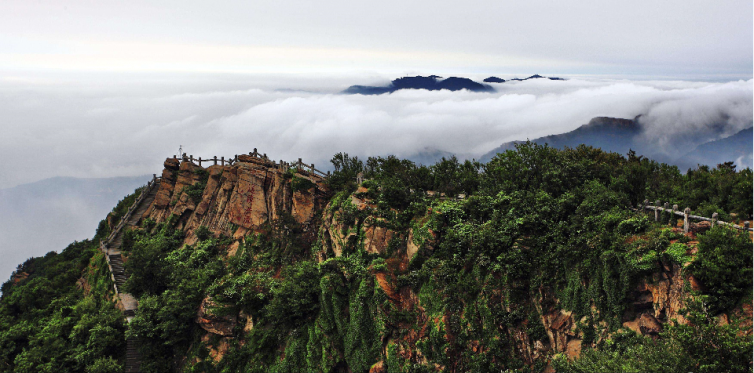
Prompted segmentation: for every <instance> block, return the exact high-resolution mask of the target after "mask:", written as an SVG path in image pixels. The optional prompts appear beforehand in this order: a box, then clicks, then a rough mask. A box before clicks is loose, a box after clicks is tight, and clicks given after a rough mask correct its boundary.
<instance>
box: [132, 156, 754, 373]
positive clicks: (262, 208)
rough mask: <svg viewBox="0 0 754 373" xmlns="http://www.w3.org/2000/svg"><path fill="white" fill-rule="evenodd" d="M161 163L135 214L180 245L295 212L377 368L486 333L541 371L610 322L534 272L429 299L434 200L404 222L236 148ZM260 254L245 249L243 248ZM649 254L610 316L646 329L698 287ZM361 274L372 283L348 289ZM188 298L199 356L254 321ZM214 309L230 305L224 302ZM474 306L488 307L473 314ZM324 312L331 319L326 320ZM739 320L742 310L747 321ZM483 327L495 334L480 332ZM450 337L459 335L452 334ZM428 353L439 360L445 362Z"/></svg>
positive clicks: (478, 342)
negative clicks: (354, 267)
mask: <svg viewBox="0 0 754 373" xmlns="http://www.w3.org/2000/svg"><path fill="white" fill-rule="evenodd" d="M164 166H165V169H164V171H163V173H162V183H161V185H160V190H159V192H158V194H157V197H156V198H155V200H154V202H153V203H152V205H151V206H150V207H149V209H148V210H147V212H146V213H145V214H144V216H143V218H144V219H151V220H153V221H154V222H155V223H157V224H160V223H168V224H170V225H172V226H173V227H175V228H176V229H178V230H180V231H183V232H184V233H185V235H184V241H183V243H184V244H186V245H195V244H197V242H198V241H199V240H200V236H201V234H202V233H201V230H202V229H205V230H206V229H208V230H209V232H211V234H212V235H213V236H215V237H221V236H227V237H230V241H229V242H230V243H229V244H228V247H227V249H228V250H227V253H226V256H227V258H232V257H233V256H235V255H236V253H237V252H238V250H239V247H243V246H244V245H245V242H246V241H247V238H248V237H250V236H253V235H254V234H262V233H264V232H267V231H269V230H270V229H271V227H272V226H274V225H276V224H278V223H279V222H281V221H285V219H292V221H293V222H295V223H296V224H298V225H299V226H300V230H299V231H298V232H299V233H298V235H299V236H300V237H299V238H301V242H303V245H304V246H306V247H307V248H309V249H310V253H311V260H313V261H315V262H316V263H318V264H319V265H320V266H323V267H322V268H327V266H326V265H325V264H327V263H332V267H333V268H335V269H333V270H334V271H335V272H336V273H337V276H338V278H339V280H337V281H342V282H344V283H345V284H346V285H343V286H345V288H344V289H349V288H350V289H351V290H342V291H344V292H345V293H341V295H340V296H345V299H346V300H345V303H336V304H340V307H345V308H343V309H341V310H337V306H332V307H335V309H333V310H330V311H329V312H335V314H336V315H337V314H338V313H339V312H340V313H341V317H348V318H350V320H351V321H350V323H351V324H353V323H354V322H355V321H353V320H354V318H355V317H356V315H355V314H354V313H355V312H358V310H359V309H360V308H359V307H355V306H354V304H353V302H354V300H358V299H361V301H362V302H373V304H371V305H370V306H368V307H367V306H364V307H366V309H367V310H368V311H364V312H366V315H368V316H367V318H369V319H370V320H369V321H368V322H366V323H367V325H371V326H369V327H365V328H367V329H369V330H372V332H374V333H378V334H379V339H377V340H376V341H374V342H373V343H375V344H374V350H369V349H367V350H365V351H367V352H368V351H371V352H369V353H367V352H364V353H365V354H367V356H366V357H364V359H366V360H364V361H363V363H364V364H366V365H362V366H361V367H362V368H363V367H364V366H367V367H368V368H369V370H370V371H371V372H388V371H389V369H388V365H389V364H390V361H389V359H393V360H395V359H399V361H403V362H404V364H405V362H414V363H416V364H424V365H427V364H429V365H428V366H431V367H434V368H433V369H434V370H438V371H439V370H444V371H458V370H459V369H462V368H460V367H456V366H454V365H453V364H454V363H453V362H454V361H457V360H462V359H461V357H462V356H465V355H467V354H472V355H473V354H485V353H488V352H490V351H492V349H493V347H491V346H490V345H489V343H490V341H494V340H500V341H501V342H500V343H503V345H507V344H508V343H510V344H509V345H507V347H505V348H503V350H506V351H508V354H510V356H508V357H507V358H511V359H513V360H515V361H518V362H519V363H521V364H524V365H526V366H531V367H535V366H538V367H540V369H541V368H542V367H544V370H545V371H552V368H550V367H549V365H548V364H549V361H550V359H551V358H552V357H553V356H555V355H558V354H564V355H565V356H567V357H568V358H570V359H574V358H577V357H578V356H579V355H580V353H581V351H582V349H583V348H585V347H587V346H590V347H591V346H597V345H599V344H600V342H602V341H604V340H605V339H606V338H609V337H610V336H611V335H612V333H614V332H615V330H616V327H615V325H613V326H612V327H611V326H610V325H609V323H608V321H605V319H602V318H601V317H600V316H599V313H600V311H599V310H597V309H596V308H595V306H592V310H591V312H587V313H586V314H585V313H584V312H581V313H578V314H577V313H576V312H574V311H571V310H568V309H567V307H564V305H563V302H562V301H561V299H559V296H560V295H561V293H560V292H559V291H556V290H555V289H554V288H552V287H550V286H546V285H544V284H543V285H541V286H539V288H538V290H536V291H535V292H531V293H528V294H523V295H518V296H517V297H514V298H515V299H517V302H518V304H512V303H510V301H511V300H510V299H513V298H511V297H510V295H508V296H506V295H505V293H506V292H508V291H510V289H506V288H505V287H502V286H501V287H495V286H492V287H489V288H488V287H486V285H485V289H488V290H485V291H490V293H489V294H484V295H480V297H481V298H484V299H485V304H484V305H482V304H476V303H474V302H478V301H476V300H472V299H466V300H463V301H461V303H460V304H458V305H457V307H460V308H455V309H453V308H452V307H450V306H448V305H447V304H446V305H445V306H444V307H439V306H438V302H442V301H444V300H440V299H438V298H437V297H438V295H440V296H441V297H442V294H446V293H447V292H448V291H449V289H443V288H436V287H435V286H439V285H432V284H428V283H426V282H425V285H424V286H423V287H417V286H416V278H417V277H419V276H422V274H421V273H420V272H421V271H419V270H417V269H418V268H420V267H421V266H422V263H425V262H426V261H427V260H431V259H432V257H433V253H434V252H435V250H437V249H436V248H437V247H439V246H440V245H441V242H440V241H442V240H443V237H441V236H440V233H438V231H436V230H437V229H438V228H437V227H436V226H435V225H433V221H434V220H433V219H436V217H437V216H441V215H443V212H442V211H440V210H441V209H439V208H438V207H437V206H436V205H434V207H432V206H430V207H429V208H427V209H426V211H424V212H423V213H421V212H419V213H418V214H414V215H413V217H412V218H411V220H410V221H408V222H406V221H405V220H404V221H401V219H396V216H397V215H399V214H401V211H398V210H395V209H385V208H384V206H382V207H381V206H379V202H378V201H376V200H374V199H373V198H371V197H370V193H371V192H372V191H374V190H375V189H374V187H371V188H368V187H367V186H369V185H367V186H360V187H359V188H358V189H357V190H356V191H355V192H353V193H348V192H340V193H338V194H337V195H333V194H332V193H330V192H329V190H328V188H327V186H326V183H325V181H324V180H323V179H322V178H320V177H317V176H315V175H312V174H309V173H307V172H305V171H302V170H295V169H288V168H285V167H281V166H280V165H276V164H274V163H272V162H269V161H267V160H264V159H260V158H257V157H251V156H241V157H239V162H237V163H235V164H233V165H232V166H217V165H216V166H211V167H209V168H206V169H204V168H201V167H199V166H197V165H195V164H193V163H191V162H187V161H184V162H179V161H178V160H177V159H167V160H166V161H165V163H164ZM367 184H368V183H367ZM372 197H373V194H372ZM439 202H440V203H442V201H439ZM457 203H464V202H463V201H458V202H457ZM672 232H673V234H675V235H676V236H682V231H681V230H678V229H674V230H672ZM679 232H681V233H679ZM695 234H696V232H694V231H692V233H689V235H688V237H686V238H685V239H684V241H690V242H689V243H688V244H686V245H687V249H688V250H687V254H688V255H689V257H690V258H693V255H694V254H695V242H694V241H693V240H694V238H695V237H696V236H695ZM445 239H447V238H445ZM638 239H641V238H640V237H639V238H638ZM675 241H677V238H676V239H675V240H673V242H675ZM359 252H361V253H363V255H366V257H367V258H378V259H374V260H372V259H370V260H371V261H372V262H371V264H370V265H368V266H367V267H366V268H364V269H361V270H359V271H362V272H361V274H359V275H357V274H354V273H351V272H350V271H351V270H350V269H348V267H347V266H345V264H343V262H337V260H338V258H341V259H343V258H346V257H349V256H350V257H354V255H355V254H356V253H359ZM259 255H260V254H256V256H254V258H258V257H259ZM334 260H335V261H334ZM335 263H339V264H335ZM656 264H657V265H656V267H654V268H655V269H654V270H652V271H649V272H646V273H645V274H644V275H643V276H642V277H641V278H640V279H638V281H635V282H634V283H633V284H632V288H631V289H630V291H629V292H628V293H627V295H626V298H625V299H623V300H622V305H621V309H622V311H621V312H622V314H621V315H619V324H620V325H618V328H620V327H622V328H624V329H626V330H633V331H634V332H636V333H637V334H640V335H644V336H649V337H653V338H656V337H657V336H658V334H659V333H660V332H661V331H662V330H663V328H664V326H665V325H666V324H667V323H669V322H671V321H673V320H674V321H676V322H678V323H681V324H683V323H686V322H687V321H686V319H685V318H684V316H683V315H682V314H681V313H680V311H681V310H682V309H683V308H685V302H686V300H687V299H688V298H689V297H690V296H691V291H693V290H699V288H700V287H701V286H703V285H701V284H699V281H697V280H696V279H695V278H694V277H693V276H691V275H689V274H688V273H687V272H686V271H684V266H685V265H688V264H689V263H685V264H684V263H673V262H671V261H668V260H660V259H658V261H657V262H656ZM473 267H474V265H469V264H467V265H466V269H467V270H469V271H473ZM321 271H323V270H321ZM273 273H274V277H273V278H280V277H282V276H284V274H283V273H285V269H284V268H282V267H281V268H277V269H275V270H273ZM321 273H322V272H321ZM448 275H450V274H448ZM323 276H324V277H322V279H323V280H321V281H322V282H321V284H322V285H321V286H323V288H322V289H323V290H322V291H323V293H322V294H323V295H322V297H325V292H324V291H325V290H324V289H325V287H324V286H325V283H326V282H325V280H324V278H326V276H325V275H323ZM353 276H360V277H358V278H360V279H361V280H359V281H360V282H359V281H356V282H355V284H356V285H347V283H349V281H351V282H352V281H354V280H353ZM432 276H436V274H433V275H432ZM498 280H499V279H495V278H489V279H488V280H487V281H489V282H490V283H497V282H496V281H498ZM359 283H360V284H361V285H358V284H359ZM500 283H501V284H505V283H506V282H500ZM354 286H355V287H354ZM364 286H366V287H367V289H370V288H373V289H372V290H367V292H366V293H365V294H362V295H358V294H361V291H362V290H360V289H362V287H364ZM583 286H584V287H586V286H587V284H583ZM450 291H452V289H450ZM349 292H350V293H349ZM336 293H337V291H336ZM483 293H484V291H483ZM343 294H346V295H343ZM349 294H350V295H349ZM333 297H335V295H333ZM359 297H361V298H359ZM446 297H447V295H446ZM333 299H334V298H333ZM378 299H384V302H383V303H380V301H378ZM320 302H323V303H322V304H323V305H320V307H324V305H326V304H327V302H326V301H325V298H320ZM468 302H471V303H468ZM493 303H496V305H493ZM349 304H350V306H349ZM475 304H476V305H475ZM196 307H197V313H196V317H195V319H194V322H195V323H196V325H198V326H199V327H201V329H202V330H203V332H202V333H203V335H202V336H201V337H200V341H201V344H202V345H204V346H205V347H206V348H207V349H208V351H209V355H208V356H209V358H210V359H211V360H212V361H215V362H216V363H219V362H222V361H223V358H224V356H225V355H226V354H227V353H228V351H229V350H230V351H233V346H236V347H238V344H237V343H238V341H237V339H239V338H240V341H241V343H242V344H244V343H246V342H244V338H245V337H243V336H244V335H248V334H249V333H251V332H252V331H253V330H254V328H255V327H257V326H255V323H256V322H257V320H255V317H254V316H253V315H252V314H249V313H247V312H251V311H248V310H240V311H239V310H238V309H239V307H235V306H234V305H233V304H227V302H226V303H225V304H219V303H217V302H216V301H215V300H213V299H212V296H211V295H210V294H206V295H205V296H204V297H203V300H202V301H201V304H197V305H196ZM354 307H355V308H354ZM484 307H491V308H492V307H498V308H499V309H498V311H496V312H498V313H500V315H502V316H500V315H498V316H494V317H493V316H492V314H490V315H489V316H484V312H490V310H487V311H483V309H484ZM223 309H224V310H226V311H227V310H232V311H230V313H229V312H223V311H222V310H223ZM325 309H326V308H325ZM526 309H529V310H531V311H530V312H529V316H528V317H527V316H526V315H525V313H526V312H527V311H523V310H526ZM218 310H220V311H218ZM319 312H324V310H320V311H319ZM471 312H478V313H479V315H478V317H480V318H482V320H476V321H473V322H480V323H481V324H480V325H483V326H479V328H480V329H475V328H474V327H472V326H471V325H472V324H473V322H472V321H464V323H471V324H468V325H463V324H461V325H459V320H464V319H469V320H471V315H470V314H469V313H471ZM252 313H253V312H252ZM522 313H523V314H522ZM346 315H347V316H346ZM588 315H589V316H588ZM734 315H736V316H745V317H746V318H748V319H749V320H750V318H751V304H750V303H745V304H743V305H742V306H740V307H738V308H736V309H735V310H732V311H731V312H728V313H721V314H719V315H718V316H717V317H718V319H719V320H720V323H727V322H729V320H732V319H735V318H736V317H733V316H734ZM305 317H310V318H315V317H318V316H316V315H305ZM485 317H489V318H490V319H489V320H484V318H485ZM459 318H460V319H459ZM319 322H320V321H317V322H316V323H319ZM322 322H324V321H322ZM333 322H335V323H336V324H337V323H338V321H337V320H335V321H333ZM750 324H751V323H750V321H749V333H750V331H751V328H750ZM317 325H319V324H317ZM338 325H339V324H338ZM312 328H313V329H309V330H310V333H315V331H316V332H318V333H324V334H325V337H324V338H326V339H338V338H343V339H345V340H346V341H347V342H340V343H356V342H354V341H353V340H352V339H349V338H350V337H348V338H345V337H343V336H340V337H338V336H335V335H327V333H335V332H338V333H343V334H347V333H351V332H352V331H350V329H349V331H348V332H346V331H345V330H342V329H341V328H340V327H337V328H336V327H331V329H327V328H324V327H322V328H320V327H318V326H317V327H312ZM370 328H371V329H370ZM323 330H324V331H323ZM469 333H471V334H469ZM474 333H479V335H474ZM484 333H499V334H500V335H499V336H493V337H489V338H486V339H484V338H482V334H484ZM315 334H316V333H315ZM312 335H314V334H312ZM362 337H363V336H362ZM369 337H374V338H377V336H369ZM310 338H313V337H310ZM319 338H322V337H321V336H320V337H319ZM461 340H464V341H468V342H463V345H458V343H461V342H459V341H461ZM503 340H504V341H507V342H502V341H503ZM234 341H235V342H234ZM348 341H350V342H348ZM290 343H294V342H289V343H288V344H285V343H283V344H281V345H278V346H277V347H275V349H276V351H278V352H276V353H275V354H276V355H277V356H278V358H279V359H281V361H286V360H285V357H286V354H290V353H292V352H291V351H289V349H290V348H292V347H291V345H290ZM309 343H311V339H309ZM332 343H333V344H331V345H329V347H327V348H325V350H327V353H326V354H325V355H323V356H326V359H330V360H331V362H332V364H335V365H334V366H330V368H331V369H332V370H333V371H343V372H346V371H360V370H359V369H358V367H354V366H353V365H354V364H357V362H354V361H358V359H357V358H356V357H354V356H349V355H348V354H349V352H348V351H349V347H348V346H340V347H338V346H339V343H336V342H332ZM361 343H366V342H361ZM370 343H372V342H370ZM430 345H436V346H439V347H430ZM498 348H499V347H498ZM433 349H434V354H435V356H429V355H432V354H433V353H432V352H430V351H432V350H433ZM438 352H441V353H443V354H447V359H438V357H437V356H436V354H437V353H438ZM328 354H329V356H327V355H328ZM370 354H371V355H370ZM391 354H393V355H392V357H391ZM480 356H481V355H480ZM498 359H499V358H498ZM200 361H201V359H200V358H198V357H196V356H194V357H193V358H192V360H188V361H184V363H183V364H188V365H191V364H199V362H200ZM338 361H340V362H339V363H338ZM433 361H434V362H433ZM437 361H445V362H446V364H442V363H437ZM493 361H494V358H493ZM325 366H327V364H325ZM463 369H465V368H463Z"/></svg>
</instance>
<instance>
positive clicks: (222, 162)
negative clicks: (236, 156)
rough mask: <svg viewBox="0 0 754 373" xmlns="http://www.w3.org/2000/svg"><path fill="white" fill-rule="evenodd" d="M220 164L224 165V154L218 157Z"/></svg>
mask: <svg viewBox="0 0 754 373" xmlns="http://www.w3.org/2000/svg"><path fill="white" fill-rule="evenodd" d="M220 165H221V166H225V156H222V157H220Z"/></svg>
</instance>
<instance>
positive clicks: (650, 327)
mask: <svg viewBox="0 0 754 373" xmlns="http://www.w3.org/2000/svg"><path fill="white" fill-rule="evenodd" d="M639 330H640V331H641V334H644V335H657V334H660V332H661V331H662V324H660V322H659V321H657V319H656V318H655V317H654V316H652V315H650V314H648V313H644V314H642V315H641V317H640V318H639Z"/></svg>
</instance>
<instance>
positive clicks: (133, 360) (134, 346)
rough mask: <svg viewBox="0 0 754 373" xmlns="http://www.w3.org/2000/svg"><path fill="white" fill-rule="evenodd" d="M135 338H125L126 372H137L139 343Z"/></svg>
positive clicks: (139, 361) (138, 370)
mask: <svg viewBox="0 0 754 373" xmlns="http://www.w3.org/2000/svg"><path fill="white" fill-rule="evenodd" d="M138 343H139V342H138V341H137V340H136V339H135V338H128V339H127V340H126V373H139V372H140V369H139V365H141V357H140V356H139V348H138V347H139V345H138Z"/></svg>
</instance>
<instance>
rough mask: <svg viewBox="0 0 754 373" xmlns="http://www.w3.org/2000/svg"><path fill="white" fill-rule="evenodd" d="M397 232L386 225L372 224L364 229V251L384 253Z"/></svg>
mask: <svg viewBox="0 0 754 373" xmlns="http://www.w3.org/2000/svg"><path fill="white" fill-rule="evenodd" d="M394 235H395V233H394V232H393V231H392V230H390V229H387V228H385V227H381V226H377V225H371V226H369V227H367V228H365V229H364V251H366V252H367V253H370V254H384V253H385V252H386V251H387V247H388V244H389V243H390V240H391V239H393V236H394Z"/></svg>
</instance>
